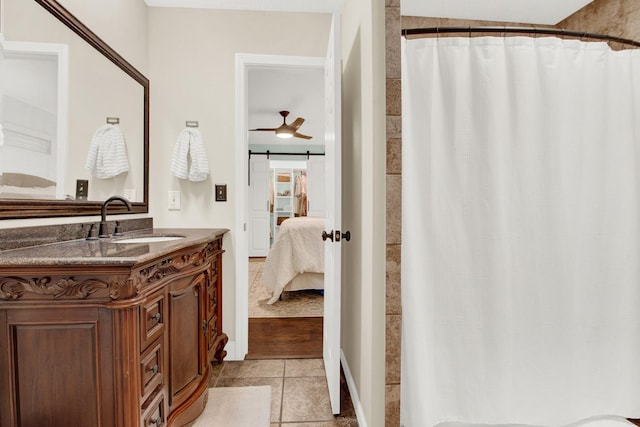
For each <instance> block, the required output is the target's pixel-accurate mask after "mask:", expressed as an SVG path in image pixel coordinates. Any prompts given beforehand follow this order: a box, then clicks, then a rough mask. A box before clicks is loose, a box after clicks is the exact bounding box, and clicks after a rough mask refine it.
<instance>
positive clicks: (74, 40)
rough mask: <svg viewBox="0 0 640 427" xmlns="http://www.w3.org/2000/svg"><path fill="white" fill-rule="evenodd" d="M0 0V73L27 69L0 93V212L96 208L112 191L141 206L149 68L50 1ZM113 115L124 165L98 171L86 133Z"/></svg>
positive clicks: (72, 212)
mask: <svg viewBox="0 0 640 427" xmlns="http://www.w3.org/2000/svg"><path fill="white" fill-rule="evenodd" d="M0 1H1V2H2V3H1V6H2V28H1V29H0V30H1V31H2V36H3V41H2V43H1V46H0V47H1V53H2V55H0V74H1V75H2V79H0V80H2V81H3V82H7V81H8V78H9V77H11V76H19V77H20V79H28V78H29V76H30V75H33V76H34V80H33V81H31V82H30V81H26V82H18V83H16V84H14V83H10V84H6V83H5V85H4V87H5V88H6V87H7V86H10V87H11V89H10V90H4V89H3V91H2V97H1V99H0V117H2V124H3V128H2V134H0V135H2V136H3V138H2V139H0V219H11V218H39V217H52V216H76V215H97V214H99V213H100V207H101V205H102V202H103V201H104V200H105V199H107V198H108V197H110V196H112V195H115V194H118V195H121V196H125V197H127V198H129V199H130V200H131V201H132V207H133V210H132V212H133V213H146V212H148V176H149V166H148V164H149V81H148V80H147V78H146V77H145V76H144V75H142V74H141V73H140V72H139V71H138V70H137V69H136V68H134V67H133V66H132V65H131V64H130V63H128V62H127V61H126V60H125V59H124V58H123V57H122V56H120V55H119V54H118V53H117V52H116V51H115V50H113V49H112V48H111V47H110V46H108V45H107V44H106V43H105V42H104V41H103V40H101V39H100V38H99V37H98V36H97V35H96V34H95V33H93V32H92V31H91V30H90V29H89V28H87V27H86V26H85V25H84V24H83V23H82V22H81V21H80V20H79V19H77V18H76V17H75V16H74V15H73V14H72V13H70V12H69V11H68V10H67V9H65V8H64V7H63V6H62V5H61V4H59V3H58V2H57V1H55V0H0ZM35 77H37V78H35ZM44 81H47V82H51V85H52V86H53V89H51V88H49V89H47V88H46V87H45V86H43V84H44V83H43V82H44ZM19 87H24V88H26V89H24V90H23V91H19V90H18V89H17V88H19ZM26 118H28V120H27V119H26ZM116 119H117V121H118V124H117V125H116V127H117V128H118V132H121V135H122V136H123V137H124V140H125V147H126V148H125V151H126V160H127V162H128V171H126V172H122V173H119V174H117V175H115V176H113V177H111V176H110V177H106V178H105V177H103V178H96V177H95V176H93V174H92V173H91V171H89V170H88V169H87V168H86V167H85V163H86V161H87V158H88V157H90V145H91V142H92V140H93V138H94V137H95V135H98V134H99V133H100V132H104V129H106V128H109V127H108V126H106V125H107V123H108V122H111V123H112V122H114V121H116ZM27 122H29V123H27ZM112 127H113V126H112ZM20 150H22V153H21V154H19V155H18V157H15V156H16V154H15V153H14V151H20ZM25 153H26V154H25ZM87 184H88V186H87ZM78 186H80V187H83V188H84V190H85V191H86V196H83V195H82V194H81V193H82V192H81V191H80V192H78ZM113 210H114V213H118V212H119V211H120V212H125V209H123V208H122V209H121V208H120V206H119V205H117V206H116V205H114V206H113Z"/></svg>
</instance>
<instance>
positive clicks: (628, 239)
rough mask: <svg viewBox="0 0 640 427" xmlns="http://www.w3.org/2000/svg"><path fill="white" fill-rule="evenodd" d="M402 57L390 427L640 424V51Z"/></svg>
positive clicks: (412, 47)
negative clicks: (395, 378)
mask: <svg viewBox="0 0 640 427" xmlns="http://www.w3.org/2000/svg"><path fill="white" fill-rule="evenodd" d="M402 48H403V51H402V54H403V57H402V61H403V62H402V68H403V70H402V85H403V88H402V98H403V128H402V129H403V130H402V132H403V142H402V147H403V148H402V151H403V152H402V174H403V175H402V178H403V185H402V315H403V317H402V323H403V326H402V328H403V329H402V383H401V423H402V424H403V425H404V426H405V427H429V426H433V425H435V424H437V423H439V422H442V421H460V422H473V423H489V424H494V423H523V424H539V425H553V426H559V425H563V424H566V423H570V422H574V421H577V420H579V419H582V418H585V417H588V416H591V415H596V414H617V415H622V416H626V417H640V204H639V203H640V194H639V192H640V176H639V175H640V168H639V166H640V153H639V151H640V51H635V50H625V51H619V52H614V51H611V50H610V49H609V47H608V46H607V45H606V44H604V43H587V42H581V41H577V40H560V39H557V38H550V37H545V38H529V37H506V38H501V37H479V38H440V39H433V38H431V39H414V40H403V46H402Z"/></svg>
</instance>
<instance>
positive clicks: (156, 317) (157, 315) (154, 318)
mask: <svg viewBox="0 0 640 427" xmlns="http://www.w3.org/2000/svg"><path fill="white" fill-rule="evenodd" d="M151 318H152V319H153V320H155V321H156V322H158V323H160V319H162V315H161V314H160V313H156V314H154V315H153V316H151Z"/></svg>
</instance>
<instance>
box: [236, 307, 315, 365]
mask: <svg viewBox="0 0 640 427" xmlns="http://www.w3.org/2000/svg"><path fill="white" fill-rule="evenodd" d="M308 358H322V317H286V318H283V317H272V318H255V317H251V318H249V352H248V354H247V356H246V357H245V359H247V360H248V359H308Z"/></svg>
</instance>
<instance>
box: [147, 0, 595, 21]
mask: <svg viewBox="0 0 640 427" xmlns="http://www.w3.org/2000/svg"><path fill="white" fill-rule="evenodd" d="M145 1H146V3H147V4H148V5H149V6H158V7H188V8H210V9H231V10H258V11H276V12H311V13H331V12H334V11H340V10H341V9H342V5H343V3H344V1H345V0H145ZM591 1H592V0H400V9H401V12H402V15H408V16H430V17H435V18H454V19H477V20H487V21H505V22H520V23H528V24H540V25H543V24H545V25H554V24H557V23H558V22H560V21H562V20H563V19H564V18H566V17H567V16H569V15H571V14H572V13H574V12H575V11H577V10H579V9H581V8H583V7H584V6H586V5H587V4H589V3H591Z"/></svg>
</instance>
